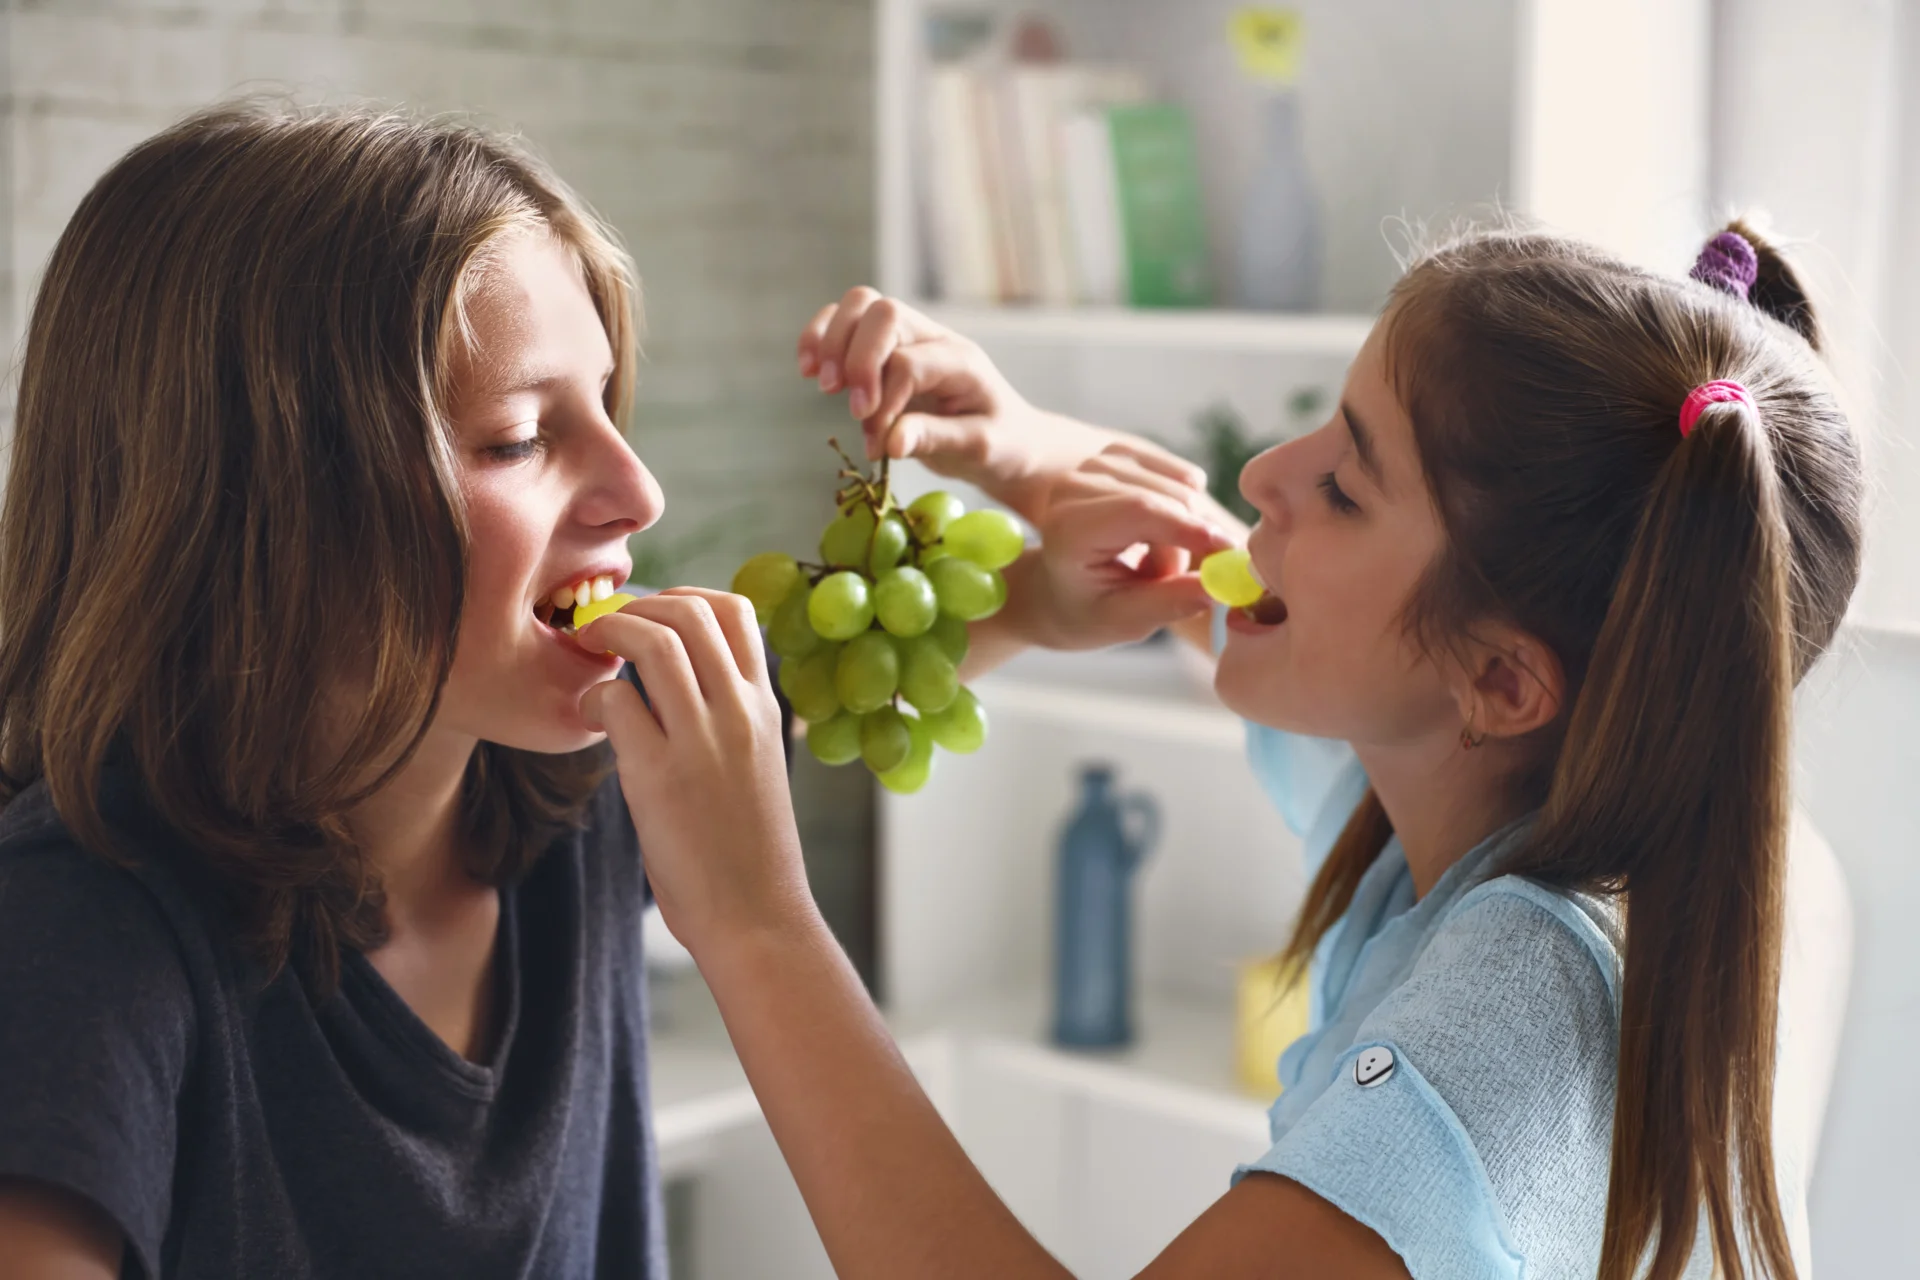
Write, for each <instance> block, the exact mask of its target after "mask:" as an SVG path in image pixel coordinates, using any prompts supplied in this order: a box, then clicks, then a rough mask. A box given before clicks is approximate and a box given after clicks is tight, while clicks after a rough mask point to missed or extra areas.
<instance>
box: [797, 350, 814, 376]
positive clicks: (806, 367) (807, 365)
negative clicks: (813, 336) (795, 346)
mask: <svg viewBox="0 0 1920 1280" xmlns="http://www.w3.org/2000/svg"><path fill="white" fill-rule="evenodd" d="M813 367H814V362H813V353H812V352H808V353H807V354H805V355H803V356H801V357H800V376H801V377H803V378H811V377H812V376H813Z"/></svg>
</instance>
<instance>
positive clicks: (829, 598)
mask: <svg viewBox="0 0 1920 1280" xmlns="http://www.w3.org/2000/svg"><path fill="white" fill-rule="evenodd" d="M807 621H808V622H810V623H812V624H813V629H814V630H815V631H818V632H819V633H820V634H821V635H822V636H824V637H826V638H827V639H829V640H851V639H853V638H854V637H855V636H857V635H859V634H860V633H861V632H862V631H865V630H866V629H867V628H868V627H870V626H872V625H873V599H872V593H871V592H869V591H868V589H867V580H866V579H865V578H863V577H861V576H860V575H859V574H857V573H853V572H851V571H848V570H844V569H843V570H841V571H840V572H839V573H830V574H828V575H827V576H826V577H824V578H822V579H820V581H819V582H818V583H817V584H815V586H814V588H813V594H812V595H811V596H809V597H807Z"/></svg>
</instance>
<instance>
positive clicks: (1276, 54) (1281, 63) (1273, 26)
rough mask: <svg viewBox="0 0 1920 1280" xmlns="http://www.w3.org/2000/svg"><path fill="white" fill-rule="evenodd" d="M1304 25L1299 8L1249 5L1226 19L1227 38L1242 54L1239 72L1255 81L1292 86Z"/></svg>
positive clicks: (1235, 11)
mask: <svg viewBox="0 0 1920 1280" xmlns="http://www.w3.org/2000/svg"><path fill="white" fill-rule="evenodd" d="M1304 28H1305V23H1303V22H1302V21H1301V18H1300V11H1299V10H1298V9H1270V8H1266V7H1264V6H1259V5H1248V6H1246V7H1245V8H1241V9H1235V10H1234V11H1233V16H1232V17H1231V18H1229V19H1228V20H1227V35H1228V37H1229V39H1231V40H1232V41H1233V49H1234V52H1235V53H1237V54H1239V55H1240V69H1241V70H1243V71H1245V72H1246V73H1247V74H1248V75H1250V76H1252V77H1253V78H1254V79H1256V80H1269V81H1272V82H1274V83H1275V84H1292V83H1293V78H1294V75H1295V73H1296V72H1297V71H1298V70H1299V68H1300V44H1301V37H1302V36H1303V34H1304Z"/></svg>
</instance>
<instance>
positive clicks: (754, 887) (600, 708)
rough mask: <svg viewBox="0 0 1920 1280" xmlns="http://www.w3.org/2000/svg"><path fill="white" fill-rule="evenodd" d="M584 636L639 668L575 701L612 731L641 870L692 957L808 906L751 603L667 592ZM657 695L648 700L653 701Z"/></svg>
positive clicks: (776, 714)
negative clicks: (634, 676) (633, 681)
mask: <svg viewBox="0 0 1920 1280" xmlns="http://www.w3.org/2000/svg"><path fill="white" fill-rule="evenodd" d="M578 642H579V643H580V644H581V645H583V646H585V647H587V648H590V649H592V650H593V651H594V652H602V651H611V652H614V653H617V654H619V655H620V656H621V657H623V658H626V659H627V660H628V661H629V662H631V663H633V665H634V667H635V668H636V669H637V670H638V672H639V675H640V681H641V683H642V684H643V685H644V686H645V687H646V690H647V697H646V699H645V700H643V699H642V698H641V696H640V694H639V692H638V691H636V690H635V689H634V687H633V686H632V685H630V684H628V683H626V682H625V681H623V680H609V681H606V682H604V683H602V684H597V685H595V686H594V687H593V688H591V689H589V690H588V691H587V694H586V696H585V697H584V698H583V699H581V704H580V706H581V711H582V713H583V714H584V715H585V717H586V719H587V722H588V723H589V724H593V725H598V726H600V727H602V728H604V729H605V730H606V733H607V738H608V740H609V741H610V742H611V743H612V744H613V750H614V755H615V758H616V759H617V761H618V768H619V774H620V789H621V792H622V793H623V794H624V795H625V796H626V800H627V807H628V809H629V810H631V811H632V814H633V822H634V827H635V829H636V830H637V831H638V833H639V836H640V847H641V849H642V850H643V851H644V852H645V855H646V860H647V878H648V880H649V881H650V882H651V883H652V885H653V891H654V896H655V897H656V898H657V899H658V900H659V902H660V912H661V914H662V915H663V916H664V917H665V919H666V922H667V927H668V928H670V929H672V930H673V933H674V936H675V937H676V938H679V939H680V940H681V941H682V942H683V943H685V944H686V946H687V948H688V950H690V951H692V952H693V954H694V957H695V959H699V958H700V956H701V952H702V948H703V945H704V944H706V943H707V942H709V941H710V940H712V939H715V938H718V937H722V936H730V935H738V934H740V933H742V932H750V931H755V930H768V929H779V928H783V927H787V926H790V925H796V924H797V925H800V926H802V927H806V926H810V925H811V924H812V923H813V922H814V917H815V915H816V911H815V907H814V904H813V898H812V895H811V894H810V893H809V892H808V889H807V877H806V870H805V867H804V865H803V864H802V861H801V857H800V836H799V832H798V829H797V828H796V826H795V824H794V818H793V799H792V796H791V794H790V793H789V791H788V789H787V770H786V756H785V747H784V744H783V743H782V741H781V736H780V734H781V730H780V708H779V705H778V704H777V703H776V702H775V700H774V696H773V688H772V686H771V685H770V684H769V683H768V678H767V664H766V656H765V652H764V650H763V649H762V647H761V640H760V627H759V624H758V622H756V621H755V619H754V614H753V606H752V605H751V604H749V603H748V602H747V601H746V600H745V599H744V598H743V597H740V596H736V595H729V594H727V593H726V592H723V591H709V590H706V589H704V588H700V587H674V588H672V589H671V590H668V591H663V592H661V593H660V594H658V595H653V596H647V597H645V598H644V599H640V600H635V601H633V602H632V603H630V604H628V605H626V606H624V607H623V608H622V609H621V611H620V612H618V613H614V614H608V615H607V616H605V617H603V618H599V619H597V620H596V621H594V622H593V623H591V624H589V625H588V626H587V627H586V628H584V629H583V630H582V631H581V632H580V633H579V636H578ZM648 701H651V703H652V706H651V707H649V706H648Z"/></svg>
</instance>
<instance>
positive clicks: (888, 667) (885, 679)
mask: <svg viewBox="0 0 1920 1280" xmlns="http://www.w3.org/2000/svg"><path fill="white" fill-rule="evenodd" d="M833 687H834V691H835V692H836V693H838V694H839V697H840V705H842V706H844V707H845V708H846V709H847V710H849V711H853V712H857V713H859V714H861V715H865V714H866V713H867V712H869V711H876V710H878V709H879V708H881V707H884V706H885V705H886V704H887V702H888V700H889V699H891V698H892V697H893V693H894V690H896V689H898V688H899V687H900V655H899V653H898V652H897V651H895V649H894V647H893V641H892V640H891V639H890V638H888V636H887V633H886V632H884V631H863V632H861V633H860V634H859V635H857V636H855V637H854V638H853V639H851V640H849V641H847V647H846V648H844V649H842V650H841V651H840V663H839V666H838V667H837V668H836V670H835V674H834V680H833Z"/></svg>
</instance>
